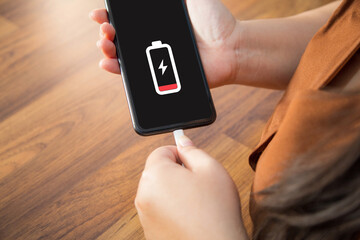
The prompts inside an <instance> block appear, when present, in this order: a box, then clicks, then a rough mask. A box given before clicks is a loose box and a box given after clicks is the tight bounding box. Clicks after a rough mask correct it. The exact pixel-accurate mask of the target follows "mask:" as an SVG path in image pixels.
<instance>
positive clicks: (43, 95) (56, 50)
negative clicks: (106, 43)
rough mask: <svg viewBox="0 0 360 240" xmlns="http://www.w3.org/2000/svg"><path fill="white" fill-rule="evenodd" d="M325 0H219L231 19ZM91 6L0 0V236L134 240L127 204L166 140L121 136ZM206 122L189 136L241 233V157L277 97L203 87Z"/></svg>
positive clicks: (84, 0) (245, 173)
mask: <svg viewBox="0 0 360 240" xmlns="http://www.w3.org/2000/svg"><path fill="white" fill-rule="evenodd" d="M326 2H330V1H329V0H317V1H314V0H296V1H285V0H264V1H254V0H241V1H240V0H238V1H236V0H224V3H225V4H226V6H227V7H229V9H230V10H231V11H232V13H233V14H234V15H235V16H236V17H238V18H239V19H251V18H270V17H281V16H288V15H292V14H295V13H298V12H301V11H304V10H307V9H311V8H314V7H317V6H320V5H322V4H324V3H326ZM99 7H103V3H102V1H95V0H91V1H89V0H71V1H70V0H65V1H55V0H52V1H45V0H32V1H26V0H1V1H0V239H60V238H63V239H96V238H98V239H144V236H143V232H142V229H141V225H140V222H139V219H138V216H137V213H136V210H135V208H134V204H133V201H134V198H135V193H136V189H137V184H138V180H139V178H140V174H141V172H142V169H143V166H144V162H145V160H146V157H147V155H148V154H149V153H150V152H151V151H152V150H154V149H155V148H157V147H159V146H162V145H167V144H173V138H172V135H171V134H163V135H160V136H154V137H140V136H138V135H136V133H135V132H134V131H133V130H132V128H131V121H130V117H129V110H128V108H127V103H126V97H125V94H124V89H123V86H122V83H121V77H119V76H116V75H111V74H108V73H106V72H104V71H102V70H100V69H99V68H98V67H97V62H98V60H99V59H100V57H101V54H100V52H99V51H98V49H97V48H96V46H95V42H96V40H97V39H98V25H97V24H95V23H93V22H91V21H90V20H89V19H88V16H87V15H88V12H89V11H90V10H91V9H93V8H99ZM212 94H213V98H214V101H215V105H216V108H217V112H218V119H217V121H216V123H215V124H213V125H211V126H208V127H204V128H199V129H193V130H189V131H188V135H189V136H190V137H191V138H193V140H194V142H195V143H196V144H197V145H198V146H199V147H201V148H204V149H205V150H206V151H208V152H209V153H210V154H211V155H212V156H214V157H215V158H217V159H218V160H219V161H220V162H221V163H222V164H223V165H224V166H225V167H226V169H227V170H228V171H229V172H230V174H231V176H232V177H233V179H234V181H235V183H236V184H237V187H238V189H239V192H240V195H241V200H242V208H243V217H244V222H245V225H246V227H247V229H248V231H251V221H250V217H249V213H248V199H249V193H250V186H251V183H252V178H253V172H252V170H251V169H250V167H249V165H248V160H247V157H248V154H249V153H250V151H251V149H252V148H253V147H254V146H255V145H256V144H257V141H258V139H259V136H260V133H261V129H262V127H263V126H264V123H265V122H266V120H267V118H268V117H269V115H270V114H271V111H272V109H273V108H274V106H275V104H276V102H277V101H278V99H279V97H280V95H281V92H276V91H270V90H264V89H255V88H250V87H243V86H237V87H233V86H226V87H222V88H219V89H214V90H212Z"/></svg>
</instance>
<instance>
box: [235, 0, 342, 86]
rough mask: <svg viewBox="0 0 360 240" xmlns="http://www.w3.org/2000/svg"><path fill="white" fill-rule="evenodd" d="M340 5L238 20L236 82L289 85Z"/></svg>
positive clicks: (332, 4) (257, 84) (251, 84)
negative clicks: (317, 36)
mask: <svg viewBox="0 0 360 240" xmlns="http://www.w3.org/2000/svg"><path fill="white" fill-rule="evenodd" d="M339 4H340V1H336V2H334V3H331V4H328V5H326V6H323V7H320V8H317V9H315V10H311V11H307V12H304V13H302V14H299V15H295V16H292V17H287V18H279V19H266V20H249V21H238V23H237V26H236V29H235V30H234V32H233V34H234V35H235V36H234V38H235V39H237V40H236V43H235V49H234V54H236V59H237V71H236V74H235V75H234V80H233V81H234V83H237V84H244V85H250V86H256V87H264V88H274V89H284V88H286V86H287V85H288V83H289V81H290V79H291V77H292V75H293V73H294V71H295V69H296V67H297V65H298V64H299V61H300V58H301V56H302V54H303V52H304V51H305V48H306V46H307V44H308V42H309V41H310V40H311V38H312V37H313V36H314V34H315V33H316V32H317V31H318V30H319V28H320V27H321V26H323V25H324V24H325V23H326V21H327V20H328V19H329V17H330V16H331V14H332V13H333V12H334V11H335V9H336V8H337V7H338V5H339ZM236 35H237V36H236Z"/></svg>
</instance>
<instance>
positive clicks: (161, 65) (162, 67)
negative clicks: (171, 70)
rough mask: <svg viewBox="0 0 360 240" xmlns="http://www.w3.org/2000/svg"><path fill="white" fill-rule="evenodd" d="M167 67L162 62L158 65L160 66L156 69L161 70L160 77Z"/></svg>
mask: <svg viewBox="0 0 360 240" xmlns="http://www.w3.org/2000/svg"><path fill="white" fill-rule="evenodd" d="M167 67H168V66H164V60H162V61H161V63H160V66H159V68H158V69H161V70H162V75H164V73H165V71H166V69H167Z"/></svg>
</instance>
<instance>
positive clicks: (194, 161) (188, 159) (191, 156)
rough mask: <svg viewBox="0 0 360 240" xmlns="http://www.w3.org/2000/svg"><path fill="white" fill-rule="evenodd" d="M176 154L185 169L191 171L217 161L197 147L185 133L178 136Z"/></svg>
mask: <svg viewBox="0 0 360 240" xmlns="http://www.w3.org/2000/svg"><path fill="white" fill-rule="evenodd" d="M177 148H178V156H179V159H180V161H181V162H182V163H183V164H184V165H185V167H186V168H187V169H189V170H190V171H192V172H195V171H199V170H201V169H203V168H204V167H208V166H209V165H212V164H214V163H217V161H216V160H215V159H214V158H212V157H211V156H209V155H208V154H207V153H206V152H204V151H203V150H201V149H199V148H197V147H196V146H195V145H194V143H193V142H192V141H191V140H190V139H189V138H188V137H187V136H185V135H182V136H180V137H179V138H178V147H177Z"/></svg>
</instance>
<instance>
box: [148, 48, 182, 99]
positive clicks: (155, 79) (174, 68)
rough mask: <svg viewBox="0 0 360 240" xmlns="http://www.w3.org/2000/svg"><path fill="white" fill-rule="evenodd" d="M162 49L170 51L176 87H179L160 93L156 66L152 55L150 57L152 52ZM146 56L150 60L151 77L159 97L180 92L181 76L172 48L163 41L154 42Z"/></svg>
mask: <svg viewBox="0 0 360 240" xmlns="http://www.w3.org/2000/svg"><path fill="white" fill-rule="evenodd" d="M160 48H166V49H167V50H168V53H169V57H170V61H171V65H172V69H173V73H174V76H175V81H176V85H177V87H176V88H175V89H169V90H164V91H160V88H159V85H158V82H157V77H156V74H155V70H154V64H153V62H152V58H151V55H150V51H151V50H155V49H160ZM146 56H147V59H148V63H149V67H150V71H151V76H152V79H153V82H154V87H155V91H156V93H157V94H159V95H166V94H172V93H177V92H179V91H180V90H181V84H180V80H179V74H178V71H177V68H176V64H175V59H174V54H173V52H172V49H171V46H170V45H169V44H166V43H162V42H161V41H153V42H152V45H151V46H149V47H147V48H146Z"/></svg>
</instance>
